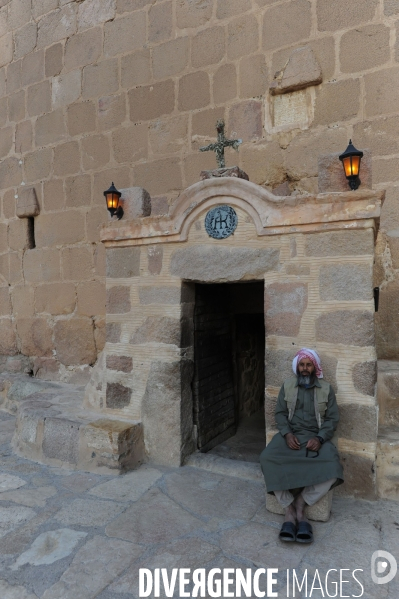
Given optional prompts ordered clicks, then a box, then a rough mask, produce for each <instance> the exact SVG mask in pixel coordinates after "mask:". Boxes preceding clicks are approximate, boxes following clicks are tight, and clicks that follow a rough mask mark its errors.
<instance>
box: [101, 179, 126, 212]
mask: <svg viewBox="0 0 399 599" xmlns="http://www.w3.org/2000/svg"><path fill="white" fill-rule="evenodd" d="M121 195H122V194H121V192H120V191H118V190H117V189H116V187H115V185H114V182H113V181H112V183H111V187H110V188H109V189H107V191H104V196H105V200H106V202H107V208H108V210H109V212H110V214H111V216H114V215H116V217H117V219H118V220H120V219H121V218H122V216H123V208H122V206H120V205H119V198H120V197H121Z"/></svg>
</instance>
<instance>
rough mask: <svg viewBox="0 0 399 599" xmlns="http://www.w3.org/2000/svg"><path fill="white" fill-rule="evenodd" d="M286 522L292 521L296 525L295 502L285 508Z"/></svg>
mask: <svg viewBox="0 0 399 599" xmlns="http://www.w3.org/2000/svg"><path fill="white" fill-rule="evenodd" d="M285 522H292V523H293V524H295V526H296V510H295V507H294V502H292V503H291V504H290V505H289V506H288V507H287V508H285Z"/></svg>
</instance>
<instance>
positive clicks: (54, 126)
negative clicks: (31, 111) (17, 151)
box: [35, 108, 66, 146]
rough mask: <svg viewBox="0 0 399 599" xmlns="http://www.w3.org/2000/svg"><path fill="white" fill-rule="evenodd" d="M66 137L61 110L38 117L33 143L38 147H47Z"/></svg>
mask: <svg viewBox="0 0 399 599" xmlns="http://www.w3.org/2000/svg"><path fill="white" fill-rule="evenodd" d="M65 137H66V128H65V119H64V114H63V111H62V109H61V108H59V109H57V110H54V111H53V112H49V113H48V114H45V115H43V116H39V118H38V119H37V120H36V124H35V141H36V145H38V146H47V145H48V144H52V143H56V142H58V141H61V140H62V139H64V138H65Z"/></svg>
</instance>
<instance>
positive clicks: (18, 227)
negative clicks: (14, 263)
mask: <svg viewBox="0 0 399 599" xmlns="http://www.w3.org/2000/svg"><path fill="white" fill-rule="evenodd" d="M8 247H9V248H10V249H12V250H28V249H31V248H32V247H34V244H33V235H32V226H31V223H30V222H29V220H28V219H26V218H24V219H21V220H19V219H16V220H15V219H14V220H11V221H10V224H9V225H8ZM4 251H5V250H4Z"/></svg>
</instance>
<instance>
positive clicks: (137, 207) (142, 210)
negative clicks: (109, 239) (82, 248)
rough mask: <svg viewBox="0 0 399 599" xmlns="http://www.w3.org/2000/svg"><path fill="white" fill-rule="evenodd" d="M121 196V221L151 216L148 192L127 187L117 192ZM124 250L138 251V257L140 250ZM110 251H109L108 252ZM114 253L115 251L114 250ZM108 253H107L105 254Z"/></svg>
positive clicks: (139, 188) (138, 188) (135, 137)
mask: <svg viewBox="0 0 399 599" xmlns="http://www.w3.org/2000/svg"><path fill="white" fill-rule="evenodd" d="M134 139H135V143H136V146H137V143H138V142H137V132H136V133H135V136H134ZM119 191H120V192H121V194H122V196H121V200H120V201H121V204H122V206H123V210H124V214H123V220H124V221H125V220H130V219H134V218H141V217H143V216H150V214H151V197H150V194H149V193H148V191H146V190H145V189H143V188H142V187H128V188H127V189H120V190H119ZM121 249H124V250H129V249H130V250H134V249H136V250H138V253H139V256H140V248H121ZM108 251H111V250H108ZM114 251H115V250H114ZM107 253H108V252H107Z"/></svg>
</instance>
